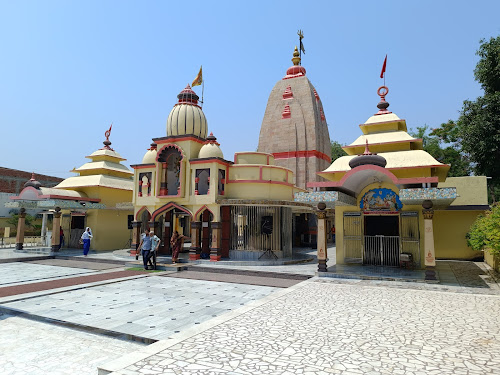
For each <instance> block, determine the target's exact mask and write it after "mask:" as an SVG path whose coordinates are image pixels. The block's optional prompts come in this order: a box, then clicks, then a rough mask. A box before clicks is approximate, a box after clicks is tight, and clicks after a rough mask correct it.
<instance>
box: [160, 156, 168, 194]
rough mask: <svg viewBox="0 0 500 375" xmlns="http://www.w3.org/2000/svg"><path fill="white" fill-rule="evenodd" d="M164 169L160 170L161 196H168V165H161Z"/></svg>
mask: <svg viewBox="0 0 500 375" xmlns="http://www.w3.org/2000/svg"><path fill="white" fill-rule="evenodd" d="M161 165H162V168H160V176H161V177H160V195H167V193H168V190H167V180H166V175H167V163H161Z"/></svg>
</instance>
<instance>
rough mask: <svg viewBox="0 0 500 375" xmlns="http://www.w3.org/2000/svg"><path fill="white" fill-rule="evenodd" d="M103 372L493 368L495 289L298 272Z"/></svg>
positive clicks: (497, 353)
mask: <svg viewBox="0 0 500 375" xmlns="http://www.w3.org/2000/svg"><path fill="white" fill-rule="evenodd" d="M278 294H281V295H280V296H278V297H277V298H276V297H275V296H269V297H267V298H266V299H264V300H262V301H261V302H262V303H261V304H260V305H258V306H255V307H254V308H251V309H248V307H246V308H243V309H242V310H243V312H242V313H241V314H239V315H237V314H236V316H235V314H234V313H230V315H231V318H230V319H228V320H227V321H224V322H222V321H221V322H220V324H217V325H215V326H211V325H207V327H202V329H203V328H206V329H205V330H204V331H201V332H197V333H194V332H191V333H190V335H186V334H184V335H179V337H178V338H177V340H171V341H170V342H166V343H165V344H164V346H163V347H162V346H161V342H159V343H156V344H154V345H156V346H157V349H158V350H157V352H156V353H155V354H153V355H151V353H147V354H145V355H144V358H142V359H141V360H139V361H137V362H135V363H133V364H129V365H127V363H126V362H127V358H124V359H123V360H122V363H121V365H123V368H119V367H120V361H115V362H114V363H113V364H111V365H109V367H108V370H113V369H114V370H115V371H114V372H113V373H112V374H113V375H118V374H123V375H133V374H186V375H187V374H233V375H236V374H310V375H312V374H332V373H333V374H415V375H416V374H436V375H437V374H488V373H490V374H494V373H499V371H500V370H499V369H500V316H499V315H498V311H500V297H499V296H496V295H495V296H490V295H474V294H463V293H462V294H458V293H449V292H434V291H421V290H412V289H391V288H386V287H380V286H372V285H366V284H364V283H360V282H359V281H354V282H344V281H342V282H336V281H330V280H325V281H324V280H314V281H306V282H304V283H302V284H298V285H296V286H294V287H292V288H290V289H288V290H286V291H285V292H283V291H281V292H278ZM104 368H107V367H106V365H105V366H104Z"/></svg>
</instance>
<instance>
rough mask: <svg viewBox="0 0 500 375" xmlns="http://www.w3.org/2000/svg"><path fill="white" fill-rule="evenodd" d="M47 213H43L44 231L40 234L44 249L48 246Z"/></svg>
mask: <svg viewBox="0 0 500 375" xmlns="http://www.w3.org/2000/svg"><path fill="white" fill-rule="evenodd" d="M47 215H48V214H47V212H44V213H42V231H41V233H40V235H41V237H42V243H43V247H45V246H47Z"/></svg>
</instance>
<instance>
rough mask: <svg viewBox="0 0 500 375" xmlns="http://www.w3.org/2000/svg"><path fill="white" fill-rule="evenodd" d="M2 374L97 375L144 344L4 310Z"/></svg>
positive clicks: (0, 343) (0, 354) (0, 351)
mask: <svg viewBox="0 0 500 375" xmlns="http://www.w3.org/2000/svg"><path fill="white" fill-rule="evenodd" d="M0 337H1V340H0V374H2V375H47V374H50V375H70V374H71V375H73V374H80V375H91V374H92V375H95V374H96V373H97V370H96V368H97V366H99V365H101V364H103V363H105V362H109V361H111V360H113V359H116V358H119V357H120V356H122V355H125V354H127V353H129V352H133V351H136V350H138V349H140V348H142V347H144V344H139V343H135V342H131V341H122V340H117V339H114V338H111V337H106V336H99V335H95V334H92V333H87V332H81V331H77V330H73V329H68V328H65V327H60V326H55V325H52V324H47V323H42V322H37V321H33V320H28V319H24V318H20V317H15V316H11V315H6V314H0Z"/></svg>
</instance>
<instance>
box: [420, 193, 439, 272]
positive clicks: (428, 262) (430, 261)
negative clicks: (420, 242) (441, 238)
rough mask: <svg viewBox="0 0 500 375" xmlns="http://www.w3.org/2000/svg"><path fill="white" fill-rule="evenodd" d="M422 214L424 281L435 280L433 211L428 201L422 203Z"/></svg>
mask: <svg viewBox="0 0 500 375" xmlns="http://www.w3.org/2000/svg"><path fill="white" fill-rule="evenodd" d="M422 207H423V208H424V209H423V210H422V213H423V215H424V250H425V256H424V260H425V280H431V281H432V280H437V278H436V269H435V267H436V255H435V251H434V229H433V226H432V218H433V216H434V210H433V209H432V202H431V201H429V200H426V201H424V203H422Z"/></svg>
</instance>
